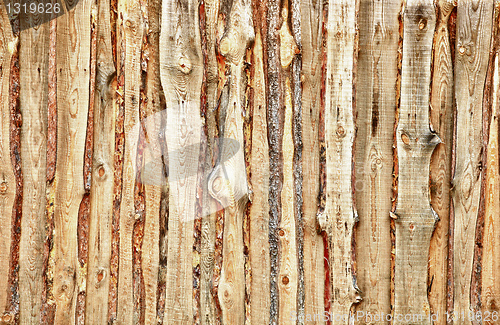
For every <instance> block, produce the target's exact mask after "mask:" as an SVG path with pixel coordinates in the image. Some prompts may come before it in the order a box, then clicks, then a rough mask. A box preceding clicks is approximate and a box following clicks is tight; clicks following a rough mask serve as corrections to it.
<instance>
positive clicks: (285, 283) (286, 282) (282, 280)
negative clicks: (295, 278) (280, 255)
mask: <svg viewBox="0 0 500 325" xmlns="http://www.w3.org/2000/svg"><path fill="white" fill-rule="evenodd" d="M281 282H283V284H284V285H287V284H288V283H290V279H288V277H287V276H286V275H285V276H284V277H283V279H281Z"/></svg>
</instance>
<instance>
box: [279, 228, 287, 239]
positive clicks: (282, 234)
mask: <svg viewBox="0 0 500 325" xmlns="http://www.w3.org/2000/svg"><path fill="white" fill-rule="evenodd" d="M278 235H280V236H281V237H283V236H285V231H284V230H283V229H280V230H279V231H278Z"/></svg>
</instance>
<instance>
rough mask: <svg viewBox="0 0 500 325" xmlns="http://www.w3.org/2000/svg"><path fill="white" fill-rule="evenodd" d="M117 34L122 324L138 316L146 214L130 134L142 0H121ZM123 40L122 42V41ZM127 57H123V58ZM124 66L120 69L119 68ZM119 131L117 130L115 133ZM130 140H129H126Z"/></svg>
mask: <svg viewBox="0 0 500 325" xmlns="http://www.w3.org/2000/svg"><path fill="white" fill-rule="evenodd" d="M118 16H119V17H120V18H119V19H118V21H117V28H118V29H119V31H118V35H119V37H117V43H118V46H117V51H118V53H119V54H118V56H119V57H121V58H122V59H121V60H120V64H123V71H122V73H123V74H120V78H122V77H123V78H124V79H125V81H124V83H125V86H124V89H123V90H122V89H119V90H118V91H119V92H120V91H123V100H124V105H125V106H124V123H123V130H121V131H122V132H123V136H124V137H125V138H126V140H125V142H126V143H125V149H124V153H123V172H122V175H120V176H119V177H121V178H122V193H121V204H120V255H119V260H120V262H119V273H118V309H117V318H116V319H117V322H118V323H122V324H133V323H135V322H138V320H137V319H136V316H137V314H136V310H135V308H136V306H135V305H134V301H135V295H137V294H139V293H138V292H136V291H135V286H134V274H133V263H134V262H135V260H134V258H133V251H132V249H133V241H134V238H133V236H134V229H135V225H134V224H135V222H136V221H139V219H140V218H143V216H142V215H141V213H142V211H138V209H136V206H135V200H136V195H135V191H136V170H137V167H136V159H137V158H136V155H137V150H138V142H139V139H137V138H136V139H134V138H133V137H129V136H128V135H129V134H130V133H131V131H132V129H133V128H134V126H135V125H137V123H139V105H140V86H141V45H142V37H143V32H144V30H143V28H144V26H143V18H142V13H141V9H140V3H139V1H119V2H118ZM120 44H121V45H120ZM122 51H123V52H122ZM122 60H124V61H122ZM120 70H121V69H120ZM115 134H116V133H115ZM127 140H129V141H128V143H127Z"/></svg>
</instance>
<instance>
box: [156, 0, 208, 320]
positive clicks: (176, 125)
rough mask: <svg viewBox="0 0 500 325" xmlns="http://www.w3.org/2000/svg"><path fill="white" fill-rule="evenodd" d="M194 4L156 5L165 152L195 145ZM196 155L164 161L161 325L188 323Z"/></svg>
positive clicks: (197, 53) (197, 46)
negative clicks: (171, 179)
mask: <svg viewBox="0 0 500 325" xmlns="http://www.w3.org/2000/svg"><path fill="white" fill-rule="evenodd" d="M198 17H199V13H198V2H195V1H191V0H188V1H180V2H177V3H174V2H163V3H162V20H161V21H162V23H161V32H160V48H162V49H164V51H162V52H160V71H161V82H162V85H163V89H164V92H165V98H166V100H167V102H166V103H167V116H168V119H167V123H166V131H165V132H168V134H169V136H168V137H167V139H166V142H167V148H168V150H169V152H175V151H177V150H181V149H182V148H183V147H185V146H189V145H194V144H197V143H199V141H200V140H201V125H202V124H201V123H202V122H201V117H200V93H201V82H202V77H203V71H202V62H203V61H202V53H201V42H200V29H199V25H198ZM198 157H199V150H196V149H195V152H193V153H190V154H189V157H184V156H183V155H177V156H176V157H171V156H169V175H176V174H177V175H176V176H177V177H176V178H177V179H180V180H179V181H177V182H173V183H171V184H170V198H169V209H170V211H169V220H168V229H169V231H168V245H169V247H168V257H167V265H168V266H169V267H168V269H167V280H166V281H167V287H166V306H165V321H164V322H165V323H166V324H191V323H192V322H193V307H194V306H193V303H194V302H193V269H192V263H193V262H192V258H191V256H190V255H191V252H192V251H193V243H194V237H193V235H194V234H193V220H194V218H195V213H196V188H197V185H196V182H197V178H196V177H194V176H191V177H188V178H186V177H185V176H183V175H187V174H188V173H189V175H196V172H192V171H193V170H194V171H196V170H198Z"/></svg>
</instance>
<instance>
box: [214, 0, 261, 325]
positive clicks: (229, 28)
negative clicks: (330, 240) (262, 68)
mask: <svg viewBox="0 0 500 325" xmlns="http://www.w3.org/2000/svg"><path fill="white" fill-rule="evenodd" d="M251 13H252V11H251V2H246V1H241V0H236V1H234V2H233V3H232V5H231V10H230V12H229V17H228V22H227V25H226V31H225V33H224V36H223V37H222V39H221V40H220V44H219V51H220V53H221V55H223V56H224V57H225V59H226V60H227V61H226V63H227V64H228V66H229V77H228V79H227V84H226V87H228V99H227V102H226V103H223V104H222V106H221V108H220V109H222V110H223V111H225V120H224V121H223V127H222V128H223V130H224V131H223V134H224V139H223V140H222V148H221V154H220V161H221V164H219V165H217V166H216V167H215V169H214V171H213V172H212V175H211V176H210V178H209V180H208V191H209V193H210V195H211V196H212V197H213V198H215V199H216V200H217V201H219V203H220V204H222V206H223V207H225V210H224V238H223V248H222V254H223V260H222V269H221V276H220V282H219V291H218V299H219V303H220V306H221V310H222V323H223V324H244V322H245V259H244V255H243V250H244V245H243V243H244V240H243V219H244V211H245V207H246V203H247V200H248V196H247V194H248V184H247V174H246V166H245V158H244V145H245V143H244V136H243V115H242V114H243V112H242V111H243V109H244V108H245V105H246V103H245V100H244V98H245V92H246V83H247V81H246V75H245V74H244V58H245V55H246V50H247V47H248V45H249V44H250V42H252V41H253V40H254V37H255V35H254V31H253V21H252V14H251Z"/></svg>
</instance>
